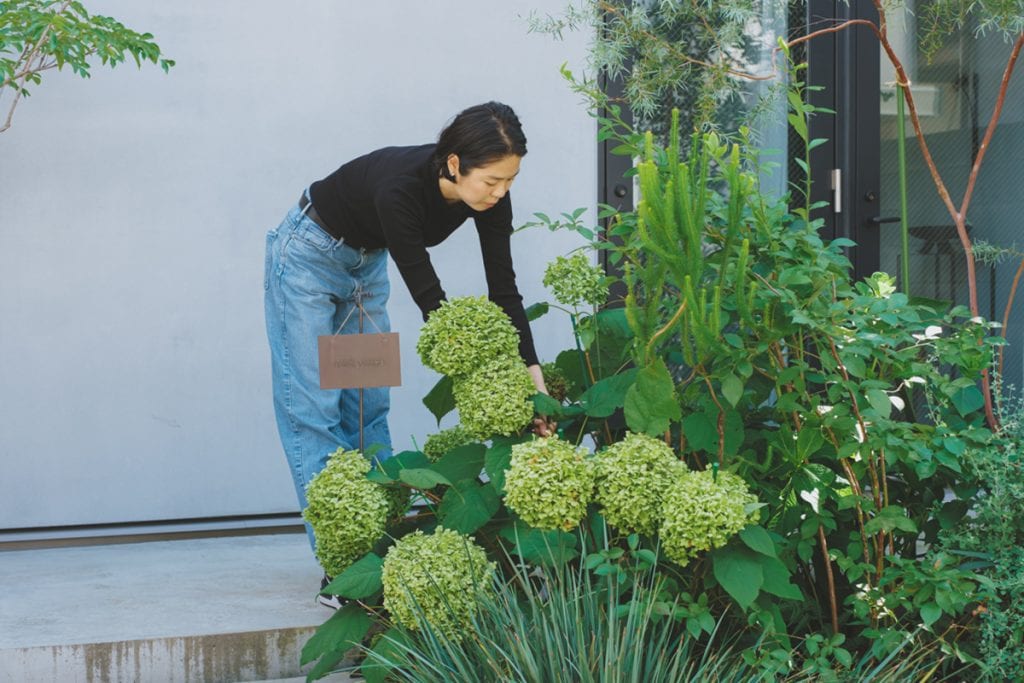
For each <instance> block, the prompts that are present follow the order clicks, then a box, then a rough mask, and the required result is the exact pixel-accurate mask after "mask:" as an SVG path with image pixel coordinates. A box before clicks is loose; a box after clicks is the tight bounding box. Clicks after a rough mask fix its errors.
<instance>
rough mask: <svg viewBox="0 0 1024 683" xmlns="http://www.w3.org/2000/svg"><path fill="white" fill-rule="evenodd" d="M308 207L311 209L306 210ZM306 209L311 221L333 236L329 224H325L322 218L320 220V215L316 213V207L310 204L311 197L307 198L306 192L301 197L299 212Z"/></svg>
mask: <svg viewBox="0 0 1024 683" xmlns="http://www.w3.org/2000/svg"><path fill="white" fill-rule="evenodd" d="M307 206H308V207H309V209H306V207H307ZM304 209H305V214H306V215H307V216H309V218H310V220H312V221H313V222H314V223H316V224H317V225H319V226H320V227H321V228H323V229H324V232H326V233H327V234H328V235H330V234H331V231H330V230H329V229H328V228H327V224H326V223H324V220H323V219H322V218H320V214H318V213H317V212H316V207H315V206H313V205H312V204H311V203H310V201H309V197H307V196H306V193H305V192H303V193H302V196H301V197H299V211H303V210H304Z"/></svg>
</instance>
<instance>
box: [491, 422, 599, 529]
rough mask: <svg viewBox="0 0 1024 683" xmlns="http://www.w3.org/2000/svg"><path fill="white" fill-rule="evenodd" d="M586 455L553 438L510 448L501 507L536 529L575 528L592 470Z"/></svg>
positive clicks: (587, 495) (584, 505)
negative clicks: (503, 499) (509, 459)
mask: <svg viewBox="0 0 1024 683" xmlns="http://www.w3.org/2000/svg"><path fill="white" fill-rule="evenodd" d="M586 456H587V452H586V450H585V449H583V448H574V447H573V445H572V444H570V443H568V442H566V441H562V440H561V439H559V438H558V437H557V436H552V437H549V438H546V439H535V440H533V441H530V442H528V443H523V444H517V445H515V446H513V447H512V463H511V467H510V468H509V469H508V470H506V471H505V504H506V505H507V506H508V507H509V509H511V510H513V511H514V512H515V513H516V514H517V515H519V517H520V518H521V519H522V520H523V521H524V522H526V523H527V524H529V525H530V526H532V527H534V528H536V529H564V530H566V531H568V530H570V529H573V528H575V527H576V526H577V525H578V524H579V523H580V520H581V519H583V517H584V516H585V515H586V514H587V503H589V502H590V499H591V496H592V495H593V491H594V469H593V466H592V463H591V462H590V460H589V459H588V458H587V457H586Z"/></svg>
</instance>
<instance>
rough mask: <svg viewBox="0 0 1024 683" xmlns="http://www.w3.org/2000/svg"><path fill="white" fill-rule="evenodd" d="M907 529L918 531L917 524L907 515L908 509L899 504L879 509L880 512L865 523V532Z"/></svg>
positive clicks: (907, 530) (908, 531) (874, 532)
mask: <svg viewBox="0 0 1024 683" xmlns="http://www.w3.org/2000/svg"><path fill="white" fill-rule="evenodd" d="M896 529H899V530H900V531H905V532H906V533H908V534H913V533H917V525H916V524H914V520H912V519H910V518H909V517H907V513H906V511H905V510H904V509H903V508H901V507H900V506H898V505H889V506H887V507H884V508H882V509H881V510H879V512H878V514H877V515H876V516H875V517H873V518H872V519H871V520H869V521H868V523H867V524H865V525H864V533H866V534H876V533H878V532H880V531H885V532H889V531H895V530H896Z"/></svg>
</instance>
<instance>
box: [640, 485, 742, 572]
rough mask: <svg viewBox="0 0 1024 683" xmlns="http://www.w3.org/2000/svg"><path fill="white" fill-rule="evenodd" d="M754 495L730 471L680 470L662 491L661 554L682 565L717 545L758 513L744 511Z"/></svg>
mask: <svg viewBox="0 0 1024 683" xmlns="http://www.w3.org/2000/svg"><path fill="white" fill-rule="evenodd" d="M752 503H757V497H756V496H754V495H753V494H752V493H750V492H749V491H748V490H747V484H746V482H744V481H743V480H742V479H740V478H739V477H738V476H736V475H735V474H733V473H732V472H724V471H723V472H719V473H718V480H717V481H715V479H714V476H713V474H712V472H711V470H705V471H703V472H693V471H690V470H683V471H681V472H680V473H679V475H678V476H677V477H676V478H675V480H674V481H673V482H672V483H671V485H670V486H669V487H668V488H667V489H666V491H665V497H664V500H663V502H662V509H661V515H662V522H661V528H660V529H659V534H660V537H661V547H662V550H664V551H665V555H666V556H667V557H668V558H669V559H670V560H672V561H673V562H676V563H678V564H680V565H686V564H687V563H688V562H689V561H690V560H691V559H692V558H693V557H694V556H696V555H697V553H699V552H702V551H706V550H711V549H713V548H719V547H721V546H723V545H725V544H726V543H727V542H728V541H729V539H730V538H732V537H733V536H734V535H735V534H736V533H738V532H739V531H740V530H741V529H743V528H744V527H745V526H747V525H748V524H753V523H755V522H757V520H758V519H759V518H760V514H759V513H758V512H757V511H756V510H754V511H753V512H751V513H747V512H746V508H747V506H748V505H750V504H752Z"/></svg>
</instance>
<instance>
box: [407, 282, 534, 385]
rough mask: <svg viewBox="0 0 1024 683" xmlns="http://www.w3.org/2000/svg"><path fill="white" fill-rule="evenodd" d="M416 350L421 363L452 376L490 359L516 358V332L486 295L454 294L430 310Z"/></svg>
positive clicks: (456, 375)
mask: <svg viewBox="0 0 1024 683" xmlns="http://www.w3.org/2000/svg"><path fill="white" fill-rule="evenodd" d="M416 351H417V352H418V353H419V355H420V360H422V361H423V364H424V365H426V366H427V367H429V368H433V369H434V370H436V371H437V372H440V373H442V374H445V375H450V376H452V377H453V378H454V377H458V376H461V375H466V374H469V373H470V372H471V371H472V370H473V369H475V368H477V367H479V366H480V365H482V364H484V363H486V362H488V361H490V360H493V359H496V358H502V357H510V356H512V357H517V356H518V353H519V333H518V332H517V331H516V328H515V327H514V326H513V325H512V321H511V320H510V319H509V317H508V316H507V315H505V312H504V311H502V310H501V308H500V307H499V306H498V305H497V304H495V303H494V302H493V301H490V300H488V299H487V297H484V296H477V297H472V296H464V297H456V298H454V299H451V300H448V301H442V302H441V307H440V308H438V309H436V310H434V311H432V312H431V313H430V316H429V317H428V318H427V322H426V323H425V324H424V325H423V329H422V330H420V337H419V341H417V342H416Z"/></svg>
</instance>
